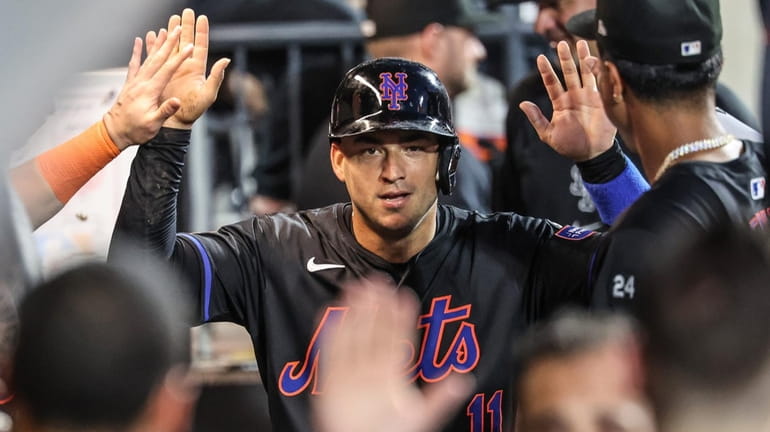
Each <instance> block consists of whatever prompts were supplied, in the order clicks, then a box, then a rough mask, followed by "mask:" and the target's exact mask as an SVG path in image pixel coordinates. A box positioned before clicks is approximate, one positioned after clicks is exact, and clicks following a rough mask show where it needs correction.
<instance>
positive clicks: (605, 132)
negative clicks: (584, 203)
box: [519, 41, 616, 161]
mask: <svg viewBox="0 0 770 432" xmlns="http://www.w3.org/2000/svg"><path fill="white" fill-rule="evenodd" d="M557 52H558V54H559V62H560V63H561V68H562V72H563V73H564V81H565V85H566V89H565V88H564V87H562V85H561V82H559V78H558V77H557V76H556V73H555V72H554V70H553V67H552V66H551V63H550V62H549V61H548V59H547V58H546V57H545V56H544V55H540V56H539V57H538V58H537V67H538V70H539V71H540V76H541V77H542V79H543V83H544V84H545V88H546V90H547V91H548V97H549V98H550V99H551V104H552V105H553V117H551V120H550V121H549V120H548V119H547V118H545V116H544V115H543V113H542V111H540V108H538V107H537V105H535V104H534V103H532V102H529V101H527V102H522V103H521V104H520V105H519V107H520V108H521V110H522V111H524V114H526V116H527V118H528V119H529V122H530V123H532V126H534V127H535V130H536V131H537V134H538V136H539V137H540V140H542V141H543V142H545V143H546V144H548V145H549V146H551V148H553V149H554V150H556V151H557V152H558V153H559V154H561V155H562V156H565V157H568V158H570V159H572V160H575V161H584V160H587V159H591V158H593V157H595V156H598V155H599V154H601V153H603V152H604V151H606V150H607V149H609V148H610V147H611V146H612V142H613V138H614V137H615V132H616V129H615V126H613V124H612V123H611V122H610V120H609V119H608V118H607V115H606V114H605V112H604V107H603V106H602V99H601V96H600V94H599V91H598V89H597V85H596V75H595V74H594V70H593V69H595V68H596V64H597V63H598V59H597V58H596V57H593V56H591V54H590V51H589V49H588V43H587V42H586V41H578V44H577V54H578V58H579V63H580V70H578V68H577V67H576V65H575V61H574V60H573V57H572V54H571V52H570V48H569V45H568V44H567V43H566V42H559V44H558V45H557Z"/></svg>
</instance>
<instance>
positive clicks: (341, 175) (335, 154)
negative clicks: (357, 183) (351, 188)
mask: <svg viewBox="0 0 770 432" xmlns="http://www.w3.org/2000/svg"><path fill="white" fill-rule="evenodd" d="M340 144H341V143H340V141H339V140H335V141H332V142H331V145H330V146H329V159H330V160H331V164H332V170H334V175H336V176H337V179H338V180H339V181H341V182H342V183H345V171H344V170H343V169H342V165H343V163H344V162H345V153H343V152H342V149H341V148H340Z"/></svg>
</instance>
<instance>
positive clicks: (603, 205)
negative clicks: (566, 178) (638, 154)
mask: <svg viewBox="0 0 770 432" xmlns="http://www.w3.org/2000/svg"><path fill="white" fill-rule="evenodd" d="M623 157H624V158H625V160H626V168H625V169H624V170H623V171H622V172H621V173H620V175H618V176H617V177H615V178H614V179H612V180H610V181H608V182H606V183H588V182H584V183H583V184H584V185H585V188H586V190H587V191H588V193H589V194H591V198H592V199H593V200H594V204H596V210H597V211H598V212H599V217H601V219H602V222H604V223H605V224H607V225H612V223H613V222H615V219H617V218H618V216H620V214H621V213H623V211H625V209H627V208H628V207H629V206H630V205H631V204H633V203H634V201H636V199H637V198H639V196H640V195H642V194H643V193H645V192H647V191H648V190H649V189H650V185H649V184H648V183H647V180H645V178H644V176H642V173H640V172H639V170H638V169H636V165H634V164H633V162H631V160H629V159H628V156H626V155H623Z"/></svg>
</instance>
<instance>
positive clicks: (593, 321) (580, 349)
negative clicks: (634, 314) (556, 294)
mask: <svg viewBox="0 0 770 432" xmlns="http://www.w3.org/2000/svg"><path fill="white" fill-rule="evenodd" d="M634 328H635V325H634V322H633V320H632V319H630V318H629V317H628V316H625V315H620V314H618V313H611V312H589V311H585V310H580V309H564V310H562V311H559V312H558V313H557V314H556V315H554V316H553V318H551V319H550V320H548V321H544V322H542V323H539V324H537V325H536V326H535V327H534V328H533V329H532V330H530V331H529V332H528V333H527V334H526V335H525V337H524V338H523V339H522V341H521V343H520V344H519V345H518V346H517V347H516V358H517V365H518V368H519V373H520V374H521V375H524V374H525V373H526V372H527V371H528V370H529V368H531V367H532V366H533V365H534V364H535V363H536V362H538V361H540V360H543V359H546V358H564V357H570V356H573V355H576V354H581V353H584V352H586V351H589V350H592V349H594V348H598V347H600V346H602V345H604V344H606V343H609V342H614V341H622V340H627V339H629V338H631V337H632V336H633V334H634V332H635V330H634Z"/></svg>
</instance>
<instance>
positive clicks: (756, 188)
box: [750, 177, 765, 200]
mask: <svg viewBox="0 0 770 432" xmlns="http://www.w3.org/2000/svg"><path fill="white" fill-rule="evenodd" d="M750 186H751V199H753V200H761V199H762V198H764V197H765V178H764V177H757V178H753V179H751V183H750Z"/></svg>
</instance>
